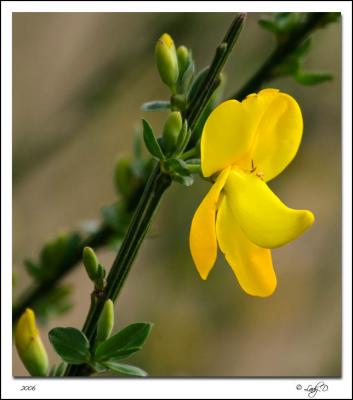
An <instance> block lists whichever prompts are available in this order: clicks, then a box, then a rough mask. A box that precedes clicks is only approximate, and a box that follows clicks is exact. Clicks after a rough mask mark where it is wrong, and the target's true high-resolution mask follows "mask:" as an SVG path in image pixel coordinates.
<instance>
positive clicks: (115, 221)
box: [101, 201, 130, 234]
mask: <svg viewBox="0 0 353 400" xmlns="http://www.w3.org/2000/svg"><path fill="white" fill-rule="evenodd" d="M101 214H102V217H103V221H104V223H105V224H106V225H108V226H109V227H110V228H112V229H113V230H114V231H115V232H116V233H118V234H124V233H125V229H126V226H127V224H128V223H129V220H130V216H129V214H128V212H127V210H126V206H125V203H124V202H122V201H119V202H117V203H114V204H111V205H109V206H104V207H102V208H101Z"/></svg>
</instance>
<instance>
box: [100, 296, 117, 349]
mask: <svg viewBox="0 0 353 400" xmlns="http://www.w3.org/2000/svg"><path fill="white" fill-rule="evenodd" d="M113 326H114V304H113V302H112V301H111V300H110V299H109V300H107V301H106V302H105V303H104V306H103V311H102V313H101V315H100V317H99V319H98V323H97V336H96V340H97V341H103V340H106V339H108V338H109V336H110V334H111V333H112V330H113Z"/></svg>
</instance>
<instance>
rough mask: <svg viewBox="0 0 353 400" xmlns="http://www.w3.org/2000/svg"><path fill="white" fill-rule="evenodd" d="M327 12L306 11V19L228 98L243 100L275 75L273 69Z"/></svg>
mask: <svg viewBox="0 0 353 400" xmlns="http://www.w3.org/2000/svg"><path fill="white" fill-rule="evenodd" d="M326 15H327V13H308V16H307V18H306V20H305V21H304V22H303V23H302V24H300V25H298V26H297V27H296V28H294V29H293V31H292V32H291V33H290V34H289V35H288V37H287V38H286V39H285V40H284V41H283V42H281V43H279V44H278V46H277V47H276V48H275V50H274V51H273V52H272V54H270V56H269V57H268V58H267V60H266V61H265V62H264V63H263V65H262V66H261V67H260V68H259V69H258V70H257V71H256V72H255V74H254V75H253V76H252V77H251V78H250V79H249V80H248V82H246V83H245V85H244V86H243V87H242V88H241V89H239V90H238V91H237V92H236V93H234V94H233V95H232V96H231V97H230V98H231V99H237V100H243V99H244V98H245V97H246V96H247V95H248V94H250V93H256V92H257V91H258V90H259V89H260V88H261V86H262V85H263V83H265V82H267V81H269V80H271V79H274V78H275V77H276V73H275V69H276V68H277V67H278V66H279V65H281V64H282V63H283V61H284V60H285V59H286V58H287V57H288V56H289V55H291V54H292V53H293V51H295V49H296V48H297V47H298V46H299V45H300V44H301V43H302V42H303V40H304V39H306V38H307V37H308V35H309V34H310V33H311V32H312V31H314V30H315V29H317V28H319V27H320V25H321V22H322V21H323V19H324V18H325V17H326Z"/></svg>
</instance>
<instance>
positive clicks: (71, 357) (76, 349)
mask: <svg viewBox="0 0 353 400" xmlns="http://www.w3.org/2000/svg"><path fill="white" fill-rule="evenodd" d="M48 336H49V340H50V343H51V344H52V345H53V347H54V349H55V351H56V352H57V353H58V354H59V356H60V357H61V358H62V359H63V360H64V361H66V362H67V363H69V364H84V363H86V362H88V361H89V359H90V351H89V342H88V339H87V338H86V336H85V335H84V334H83V333H82V332H81V331H79V330H78V329H76V328H54V329H52V330H51V331H50V332H49V335H48Z"/></svg>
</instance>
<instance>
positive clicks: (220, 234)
mask: <svg viewBox="0 0 353 400" xmlns="http://www.w3.org/2000/svg"><path fill="white" fill-rule="evenodd" d="M216 231H217V239H218V244H219V247H220V249H221V250H222V252H223V253H224V255H225V258H226V260H227V261H228V263H229V265H230V266H231V268H232V270H233V271H234V274H235V276H236V277H237V279H238V281H239V284H240V286H241V287H242V288H243V290H244V291H245V292H246V293H248V294H250V295H252V296H260V297H267V296H270V295H271V294H272V293H273V292H274V290H275V289H276V285H277V279H276V274H275V272H274V269H273V265H272V257H271V251H270V250H268V249H264V248H262V247H259V246H256V245H255V244H253V243H252V242H250V240H249V239H247V237H246V236H245V235H244V233H243V232H242V230H241V228H240V227H239V224H238V223H237V221H236V219H235V217H234V215H233V213H232V211H231V209H230V207H229V205H228V200H227V197H226V196H223V199H222V202H221V204H220V206H219V209H218V214H217V222H216Z"/></svg>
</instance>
